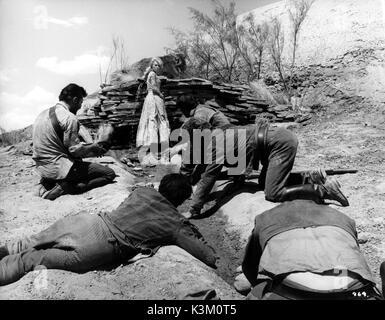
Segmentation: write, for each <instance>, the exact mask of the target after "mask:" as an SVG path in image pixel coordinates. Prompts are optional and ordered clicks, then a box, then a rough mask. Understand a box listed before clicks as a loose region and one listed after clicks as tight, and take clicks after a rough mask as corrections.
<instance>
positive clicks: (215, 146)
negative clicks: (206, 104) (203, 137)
mask: <svg viewBox="0 0 385 320" xmlns="http://www.w3.org/2000/svg"><path fill="white" fill-rule="evenodd" d="M256 130H258V126H257V125H247V126H237V127H230V128H227V129H225V130H222V129H215V130H213V131H212V132H211V136H210V137H209V139H210V140H209V142H208V144H207V148H204V149H203V150H201V149H200V147H201V146H199V145H197V144H196V143H195V142H193V143H192V144H191V143H190V148H191V149H190V153H191V155H193V157H195V156H196V155H202V159H195V160H198V161H194V158H192V159H188V160H189V163H186V161H183V162H182V166H181V168H180V172H181V173H182V174H184V175H186V176H188V177H189V178H190V182H191V183H192V184H196V183H198V185H197V189H196V191H195V193H194V195H193V199H192V204H191V209H190V211H191V212H192V213H193V214H194V213H196V214H199V212H200V210H201V209H202V207H203V204H204V203H205V200H206V198H207V196H208V195H209V193H210V191H211V189H212V188H213V186H214V184H215V181H216V180H217V177H218V176H219V175H220V173H221V170H222V168H223V166H226V167H228V168H229V169H230V170H229V174H231V175H240V174H242V173H244V172H245V171H246V169H247V168H249V167H254V168H257V166H258V160H259V159H257V155H258V150H257V145H256V142H255V141H256V140H255V135H256ZM191 145H192V147H191ZM202 145H203V144H202ZM184 160H185V159H184ZM198 163H199V164H198Z"/></svg>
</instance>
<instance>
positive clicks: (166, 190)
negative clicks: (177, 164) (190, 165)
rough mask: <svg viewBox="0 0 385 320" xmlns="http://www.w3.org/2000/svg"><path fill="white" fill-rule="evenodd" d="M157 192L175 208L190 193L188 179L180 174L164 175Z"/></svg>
mask: <svg viewBox="0 0 385 320" xmlns="http://www.w3.org/2000/svg"><path fill="white" fill-rule="evenodd" d="M158 190H159V192H160V193H161V194H162V195H163V197H165V198H166V199H167V200H168V201H170V202H171V203H172V204H173V205H174V206H175V207H178V206H179V205H181V204H182V203H183V202H184V201H185V200H187V199H188V198H189V197H190V196H191V193H192V187H191V184H190V182H189V180H188V178H187V177H185V176H184V175H182V174H180V173H170V174H166V175H165V176H164V177H163V178H162V180H161V181H160V184H159V189H158Z"/></svg>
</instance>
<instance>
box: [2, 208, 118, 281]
mask: <svg viewBox="0 0 385 320" xmlns="http://www.w3.org/2000/svg"><path fill="white" fill-rule="evenodd" d="M6 247H7V249H8V251H9V255H8V256H5V257H4V258H3V259H2V260H0V285H6V284H9V283H12V282H15V281H17V280H19V279H20V278H21V277H23V276H24V275H25V274H26V273H27V272H29V271H32V270H34V269H35V267H37V266H40V265H42V266H44V267H46V268H47V269H62V270H68V271H74V272H86V271H89V270H92V269H95V268H97V267H100V266H103V265H107V264H112V263H114V262H117V261H119V260H120V259H121V251H120V248H119V245H118V243H117V240H116V238H115V237H114V236H113V235H112V233H111V232H110V231H109V229H108V228H107V225H106V224H105V223H104V222H103V220H102V219H101V218H100V217H99V216H98V215H91V214H87V213H82V214H77V215H74V216H68V217H65V218H62V219H60V220H58V221H57V222H55V223H54V224H53V225H51V226H50V227H49V228H47V229H45V230H43V231H42V232H40V233H38V234H36V235H34V236H32V237H29V238H24V239H22V240H19V241H17V242H14V243H10V244H7V245H6Z"/></svg>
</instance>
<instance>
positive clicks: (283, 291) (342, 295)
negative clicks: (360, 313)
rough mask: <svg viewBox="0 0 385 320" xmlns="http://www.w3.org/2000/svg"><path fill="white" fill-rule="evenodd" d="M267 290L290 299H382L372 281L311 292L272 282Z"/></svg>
mask: <svg viewBox="0 0 385 320" xmlns="http://www.w3.org/2000/svg"><path fill="white" fill-rule="evenodd" d="M268 291H270V292H274V293H275V294H277V295H279V296H281V297H285V298H287V299H290V300H369V299H371V300H373V299H374V300H376V299H378V300H383V299H382V297H381V295H380V294H379V293H378V292H377V290H376V289H375V287H374V285H373V284H372V283H368V284H365V285H363V286H362V287H361V288H360V289H356V290H347V291H340V292H313V291H305V290H300V289H295V288H292V287H289V286H287V285H285V284H283V283H282V282H280V283H274V284H273V285H272V287H271V289H270V290H268Z"/></svg>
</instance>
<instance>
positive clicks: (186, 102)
mask: <svg viewBox="0 0 385 320" xmlns="http://www.w3.org/2000/svg"><path fill="white" fill-rule="evenodd" d="M176 104H177V107H179V108H180V110H181V111H182V112H183V114H184V115H185V116H186V117H189V116H190V112H191V110H192V109H194V108H195V107H196V106H197V105H198V104H199V101H198V99H196V98H195V97H194V96H192V95H183V96H179V97H178V98H177V99H176Z"/></svg>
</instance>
